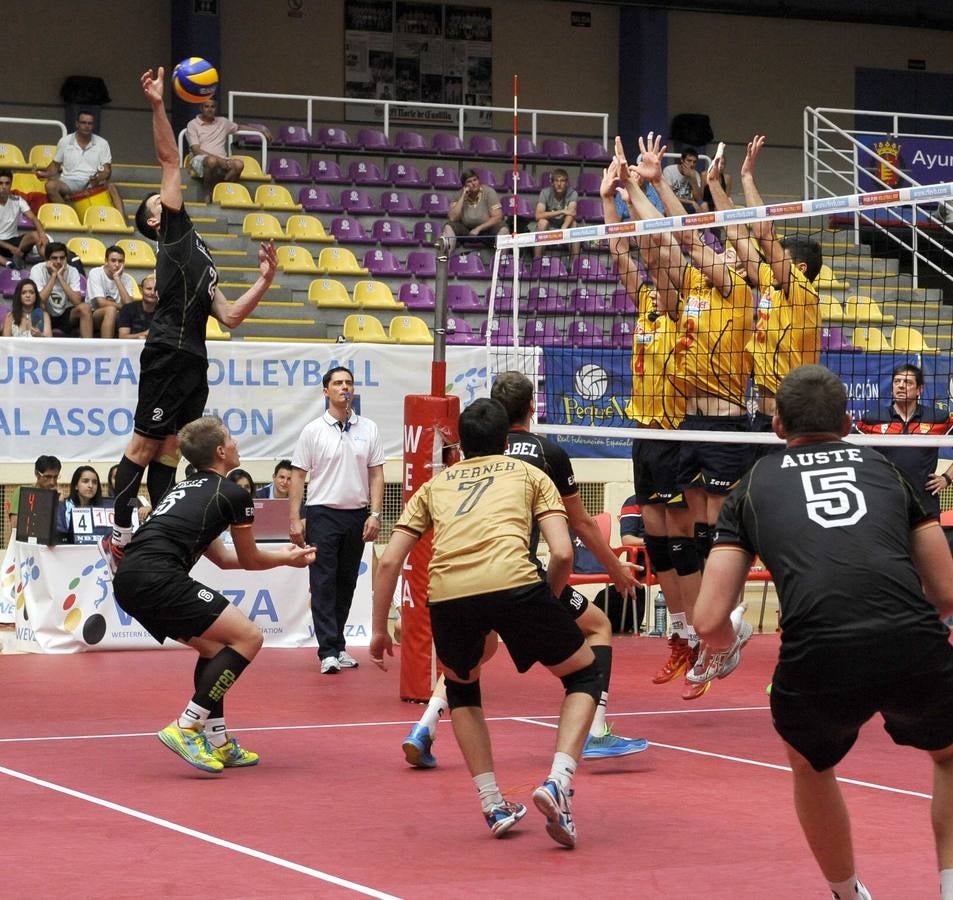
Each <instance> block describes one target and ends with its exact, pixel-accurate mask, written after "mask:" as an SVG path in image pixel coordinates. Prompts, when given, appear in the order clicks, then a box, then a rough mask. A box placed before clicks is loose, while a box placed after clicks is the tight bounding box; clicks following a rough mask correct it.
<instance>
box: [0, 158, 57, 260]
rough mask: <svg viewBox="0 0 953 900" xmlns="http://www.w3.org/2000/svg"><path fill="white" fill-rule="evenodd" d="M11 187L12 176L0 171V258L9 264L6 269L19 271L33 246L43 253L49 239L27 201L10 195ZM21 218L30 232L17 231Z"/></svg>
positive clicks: (4, 170)
mask: <svg viewBox="0 0 953 900" xmlns="http://www.w3.org/2000/svg"><path fill="white" fill-rule="evenodd" d="M12 187H13V172H12V171H10V169H0V256H3V257H4V258H6V259H8V260H9V262H8V263H7V265H8V266H13V267H14V268H16V269H22V268H23V267H24V265H25V263H24V262H23V260H24V257H25V256H26V255H27V253H28V252H29V251H30V250H31V249H32V248H33V247H34V246H38V247H39V248H40V252H41V253H42V252H43V248H44V247H46V242H47V241H48V240H49V238H48V237H47V236H46V232H45V231H44V230H43V226H42V225H41V224H40V222H39V220H38V219H37V217H36V216H35V215H33V211H32V210H31V209H30V207H29V206H28V205H27V202H26V200H24V199H23V198H22V197H20V196H18V195H17V194H12V193H10V189H11V188H12ZM20 216H26V217H27V219H29V221H30V224H31V225H32V226H33V230H31V231H24V232H21V231H20V225H19V223H20Z"/></svg>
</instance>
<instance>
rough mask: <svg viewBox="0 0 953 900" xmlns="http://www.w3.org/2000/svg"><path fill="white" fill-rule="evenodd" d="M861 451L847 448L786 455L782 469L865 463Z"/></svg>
mask: <svg viewBox="0 0 953 900" xmlns="http://www.w3.org/2000/svg"><path fill="white" fill-rule="evenodd" d="M863 461H864V460H863V457H862V456H861V455H860V449H859V448H857V447H845V448H843V449H841V450H818V451H817V452H815V453H811V452H808V453H785V454H784V459H783V460H782V461H781V468H782V469H790V468H797V467H798V466H826V465H830V464H831V463H839V462H863Z"/></svg>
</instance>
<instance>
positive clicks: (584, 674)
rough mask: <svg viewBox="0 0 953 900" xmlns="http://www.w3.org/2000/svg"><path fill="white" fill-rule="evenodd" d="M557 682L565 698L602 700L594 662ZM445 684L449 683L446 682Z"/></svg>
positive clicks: (599, 678) (600, 681) (600, 677)
mask: <svg viewBox="0 0 953 900" xmlns="http://www.w3.org/2000/svg"><path fill="white" fill-rule="evenodd" d="M559 680H560V681H561V682H562V683H563V687H564V688H565V689H566V696H567V697H568V696H569V695H570V694H588V695H589V696H590V697H592V699H593V700H594V701H595V702H596V703H598V702H599V700H600V699H601V698H602V676H601V675H600V674H599V667H598V666H597V665H596V663H595V660H593V661H592V662H591V663H589V665H588V666H585V667H584V668H582V669H577V670H576V671H575V672H572V673H571V674H569V675H563V676H562V677H561V678H560V679H559ZM447 684H450V682H449V681H448V682H447Z"/></svg>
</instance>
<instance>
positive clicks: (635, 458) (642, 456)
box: [632, 440, 685, 506]
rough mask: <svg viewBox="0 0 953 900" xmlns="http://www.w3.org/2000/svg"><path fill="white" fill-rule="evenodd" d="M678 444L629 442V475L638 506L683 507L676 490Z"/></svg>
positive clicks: (680, 497) (674, 442)
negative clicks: (632, 482)
mask: <svg viewBox="0 0 953 900" xmlns="http://www.w3.org/2000/svg"><path fill="white" fill-rule="evenodd" d="M681 444H682V442H681V441H653V440H634V441H632V474H633V481H634V483H635V500H636V503H638V504H639V505H640V506H646V505H651V504H661V503H664V504H666V505H671V506H684V505H685V501H684V499H683V498H682V492H681V491H680V490H679V489H678V460H679V447H680V446H681Z"/></svg>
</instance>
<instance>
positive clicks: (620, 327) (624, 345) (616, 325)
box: [609, 319, 632, 350]
mask: <svg viewBox="0 0 953 900" xmlns="http://www.w3.org/2000/svg"><path fill="white" fill-rule="evenodd" d="M609 344H610V346H612V347H613V348H614V349H616V350H628V349H629V348H630V347H631V346H632V325H631V323H630V322H629V321H628V319H617V320H616V321H615V322H613V323H612V334H611V335H610V336H609Z"/></svg>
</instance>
